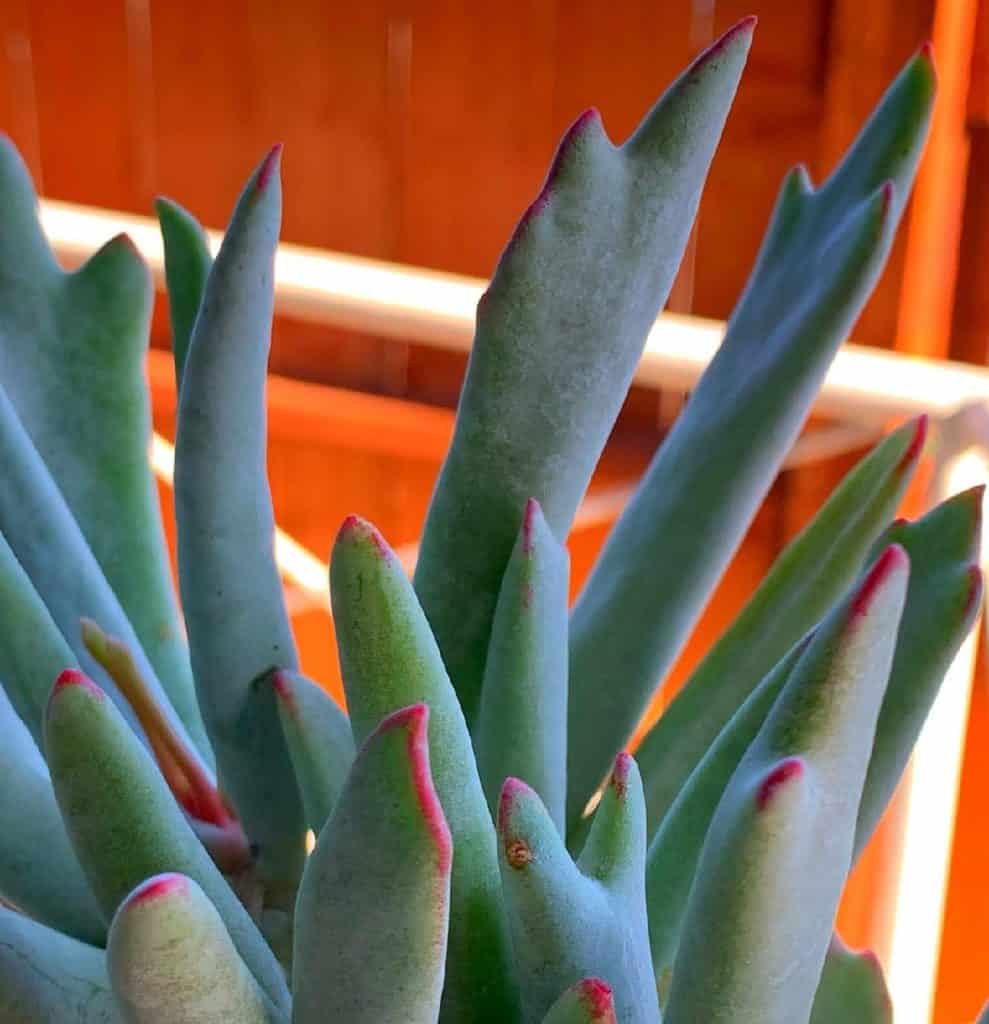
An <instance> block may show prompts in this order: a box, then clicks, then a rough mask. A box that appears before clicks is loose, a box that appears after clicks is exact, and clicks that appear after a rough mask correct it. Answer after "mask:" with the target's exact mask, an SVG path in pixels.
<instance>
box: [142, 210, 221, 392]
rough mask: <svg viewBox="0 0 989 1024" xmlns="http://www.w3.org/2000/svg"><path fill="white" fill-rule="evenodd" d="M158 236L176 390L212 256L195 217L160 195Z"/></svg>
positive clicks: (178, 387)
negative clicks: (165, 284)
mask: <svg viewBox="0 0 989 1024" xmlns="http://www.w3.org/2000/svg"><path fill="white" fill-rule="evenodd" d="M155 211H156V212H157V214H158V225H159V227H160V228H161V239H162V242H163V243H164V246H165V281H166V283H167V285H168V314H169V317H170V318H171V321H172V355H173V357H174V359H175V384H176V389H177V390H178V389H181V387H182V373H183V370H184V369H185V357H186V355H187V354H188V352H189V342H190V341H191V340H192V329H193V327H194V325H195V323H196V317H197V315H198V314H199V307H200V305H201V303H202V300H203V292H204V291H205V289H206V279H207V277H208V276H209V271H210V267H211V266H212V265H213V257H212V256H211V255H210V251H209V243H208V241H207V240H206V232H205V231H203V229H202V226H201V225H200V223H199V221H197V220H196V218H195V217H193V216H192V214H191V213H189V212H188V211H187V210H184V209H183V208H182V207H181V206H179V204H178V203H175V202H172V200H171V199H165V198H163V197H161V198H158V199H156V200H155Z"/></svg>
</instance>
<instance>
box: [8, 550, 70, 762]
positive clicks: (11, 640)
mask: <svg viewBox="0 0 989 1024" xmlns="http://www.w3.org/2000/svg"><path fill="white" fill-rule="evenodd" d="M0 621H2V622H3V643H2V644H0V682H2V684H3V686H4V687H5V689H6V692H7V695H8V697H9V698H10V702H11V704H13V706H14V708H15V709H16V711H17V714H18V715H19V716H20V719H21V721H22V722H23V723H24V725H25V726H26V727H27V729H28V731H29V732H30V733H31V735H32V737H33V738H34V741H35V743H37V744H41V743H42V742H43V739H42V735H43V733H44V721H45V705H46V704H47V703H48V694H49V693H51V688H52V680H53V679H54V678H55V677H56V676H57V675H58V674H59V672H61V671H62V670H63V669H66V668H75V667H77V664H78V663H77V661H76V656H75V654H74V653H73V651H72V648H71V647H69V645H68V643H66V640H65V637H64V636H62V633H61V632H60V630H59V628H58V626H57V625H56V624H55V622H54V621H53V620H52V617H51V614H50V613H49V611H48V609H47V608H46V607H45V602H44V601H42V600H41V598H40V597H39V595H38V592H37V591H36V590H35V589H34V586H33V584H32V583H31V580H30V578H29V577H28V574H27V573H26V572H25V571H24V568H23V566H22V565H21V564H20V562H18V561H17V557H16V556H15V555H14V552H13V551H12V550H11V549H10V545H9V544H8V543H7V540H6V538H5V537H4V536H3V534H2V533H0Z"/></svg>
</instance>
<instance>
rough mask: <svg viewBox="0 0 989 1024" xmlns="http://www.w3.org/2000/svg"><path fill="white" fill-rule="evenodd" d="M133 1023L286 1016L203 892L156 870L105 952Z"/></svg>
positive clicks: (217, 1023)
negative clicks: (269, 996) (253, 972)
mask: <svg viewBox="0 0 989 1024" xmlns="http://www.w3.org/2000/svg"><path fill="white" fill-rule="evenodd" d="M106 958H107V966H108V968H109V973H110V983H111V985H112V987H113V994H114V997H115V999H116V1001H117V1005H118V1006H119V1007H120V1011H121V1016H122V1017H123V1019H124V1021H125V1022H126V1024H165V1022H170V1021H174V1022H175V1024H178V1022H179V1021H181V1022H182V1024H233V1022H236V1024H272V1022H284V1021H287V1020H288V1018H287V1016H284V1015H281V1016H279V1015H278V1014H276V1013H275V1011H274V1009H273V1007H272V1006H271V1003H270V1001H269V1000H268V999H267V997H266V996H265V995H264V993H263V992H262V991H261V989H260V987H259V986H258V983H257V981H255V979H254V978H253V976H252V975H251V972H250V971H249V970H248V969H247V967H246V966H245V964H244V961H243V960H241V958H240V954H239V953H238V952H237V950H236V949H235V947H234V944H233V942H232V941H231V940H230V935H229V933H228V932H227V929H226V928H225V927H224V925H223V921H222V920H221V919H220V915H219V914H218V913H217V912H216V908H215V907H214V906H213V904H212V903H210V901H209V899H208V898H207V897H206V894H205V893H204V892H203V890H202V889H200V887H199V886H198V885H196V883H195V882H194V881H192V879H191V878H186V877H185V875H177V874H164V875H155V876H153V877H152V878H149V879H148V880H147V881H145V882H142V883H141V884H140V885H139V886H138V887H137V888H136V889H135V890H134V891H133V892H132V893H131V894H130V895H129V896H128V897H127V898H126V899H125V900H124V901H123V903H121V904H120V907H119V909H118V910H117V912H116V914H114V917H113V922H112V924H111V925H110V935H109V938H108V941H107V949H106Z"/></svg>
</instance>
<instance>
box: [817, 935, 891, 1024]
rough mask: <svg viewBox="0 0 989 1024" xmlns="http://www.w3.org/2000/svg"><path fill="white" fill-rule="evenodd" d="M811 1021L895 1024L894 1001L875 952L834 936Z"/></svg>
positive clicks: (819, 1023)
mask: <svg viewBox="0 0 989 1024" xmlns="http://www.w3.org/2000/svg"><path fill="white" fill-rule="evenodd" d="M810 1024H893V1004H892V1002H891V1001H890V998H889V990H888V989H887V988H886V979H885V978H884V977H883V969H882V966H881V965H880V963H879V960H878V958H877V957H876V954H875V953H873V952H872V951H871V950H868V951H866V952H864V953H856V952H855V951H854V950H851V949H849V948H848V947H847V946H846V945H845V944H844V943H843V942H842V941H841V939H839V938H838V936H837V935H835V936H833V937H832V939H831V945H830V946H829V947H828V955H827V957H826V959H825V961H824V970H823V972H822V973H821V980H820V982H819V983H818V986H817V994H816V995H815V996H814V1009H813V1011H812V1012H811V1015H810Z"/></svg>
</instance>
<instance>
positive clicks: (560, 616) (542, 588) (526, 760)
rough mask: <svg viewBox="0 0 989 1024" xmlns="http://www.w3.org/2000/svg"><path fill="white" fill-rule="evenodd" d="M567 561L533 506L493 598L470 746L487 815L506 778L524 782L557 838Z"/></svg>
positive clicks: (562, 789)
mask: <svg viewBox="0 0 989 1024" xmlns="http://www.w3.org/2000/svg"><path fill="white" fill-rule="evenodd" d="M569 569H570V561H569V557H568V555H567V552H566V549H565V548H564V547H563V545H562V544H560V543H559V541H557V539H556V538H555V537H554V536H553V534H552V533H551V532H550V529H549V526H548V525H547V523H546V520H545V519H544V518H543V514H542V510H541V509H540V507H539V503H538V502H537V501H536V500H535V499H530V500H529V502H528V504H527V505H526V511H525V516H524V518H523V520H522V529H521V530H520V532H519V536H518V539H517V540H516V542H515V548H514V550H513V551H512V557H511V558H510V559H509V562H508V568H507V569H506V570H505V578H504V579H503V580H502V583H501V592H500V594H499V595H498V606H497V608H496V610H495V617H494V623H493V625H492V627H491V643H490V646H489V647H488V657H487V664H486V666H485V670H484V689H483V691H482V693H481V707H480V710H479V712H478V718H477V723H476V725H475V727H474V747H475V749H476V751H477V766H478V769H479V770H480V772H481V780H482V782H483V783H484V791H485V793H486V794H487V797H488V806H489V807H490V808H491V811H492V814H494V813H497V809H498V794H499V793H500V792H501V786H502V783H503V782H504V781H505V779H507V778H508V777H509V776H512V777H514V778H518V779H522V781H523V782H527V783H528V784H529V785H530V786H531V787H532V788H533V789H534V790H535V791H536V792H537V793H538V794H539V796H540V797H541V798H542V801H543V803H544V804H545V805H546V808H547V810H549V812H550V815H551V816H552V818H553V820H554V821H555V822H556V824H557V828H559V829H560V833H561V834H562V833H563V822H564V810H565V803H566V796H567V788H566V786H567V783H566V772H567V597H568V593H569V583H570V571H569Z"/></svg>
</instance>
